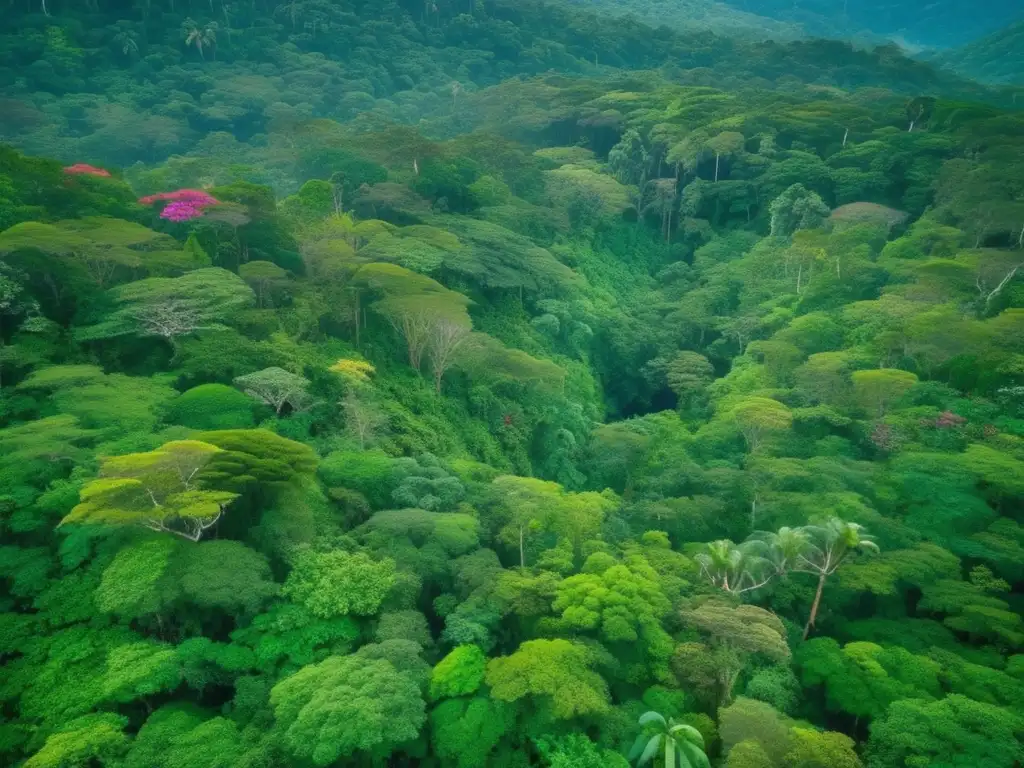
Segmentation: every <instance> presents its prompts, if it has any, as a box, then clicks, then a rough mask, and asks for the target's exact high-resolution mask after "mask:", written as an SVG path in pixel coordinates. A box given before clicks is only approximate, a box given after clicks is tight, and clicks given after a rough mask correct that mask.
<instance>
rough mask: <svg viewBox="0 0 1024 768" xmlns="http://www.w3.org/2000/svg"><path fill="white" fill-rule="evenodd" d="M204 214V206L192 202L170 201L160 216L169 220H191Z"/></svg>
mask: <svg viewBox="0 0 1024 768" xmlns="http://www.w3.org/2000/svg"><path fill="white" fill-rule="evenodd" d="M202 215H203V206H201V205H198V204H196V203H192V202H185V201H179V202H174V203H168V204H167V205H166V206H165V207H164V209H163V210H162V211H160V218H161V219H167V220H168V221H189V220H191V219H197V218H199V217H200V216H202Z"/></svg>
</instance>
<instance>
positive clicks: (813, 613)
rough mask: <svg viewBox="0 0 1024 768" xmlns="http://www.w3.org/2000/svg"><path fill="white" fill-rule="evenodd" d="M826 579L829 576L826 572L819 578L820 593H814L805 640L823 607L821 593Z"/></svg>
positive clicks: (805, 628)
mask: <svg viewBox="0 0 1024 768" xmlns="http://www.w3.org/2000/svg"><path fill="white" fill-rule="evenodd" d="M826 578H827V576H826V575H825V573H824V572H822V574H821V576H819V577H818V591H817V592H815V593H814V602H813V603H811V615H810V616H809V617H808V618H807V626H805V627H804V640H806V639H807V636H808V635H809V634H810V633H811V627H813V626H814V621H815V619H817V618H818V607H819V606H820V605H821V593H822V590H824V589H825V579H826Z"/></svg>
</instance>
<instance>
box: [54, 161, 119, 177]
mask: <svg viewBox="0 0 1024 768" xmlns="http://www.w3.org/2000/svg"><path fill="white" fill-rule="evenodd" d="M64 173H70V174H72V175H85V176H109V175H110V171H105V170H104V169H102V168H97V167H96V166H95V165H89V164H88V163H75V164H74V165H69V166H67V167H66V168H65V169H64Z"/></svg>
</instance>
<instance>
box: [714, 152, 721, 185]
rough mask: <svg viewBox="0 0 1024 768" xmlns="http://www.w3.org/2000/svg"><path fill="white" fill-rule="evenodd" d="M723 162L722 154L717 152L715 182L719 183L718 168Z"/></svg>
mask: <svg viewBox="0 0 1024 768" xmlns="http://www.w3.org/2000/svg"><path fill="white" fill-rule="evenodd" d="M721 161H722V153H721V152H715V182H716V183H717V182H718V167H719V165H720V163H721Z"/></svg>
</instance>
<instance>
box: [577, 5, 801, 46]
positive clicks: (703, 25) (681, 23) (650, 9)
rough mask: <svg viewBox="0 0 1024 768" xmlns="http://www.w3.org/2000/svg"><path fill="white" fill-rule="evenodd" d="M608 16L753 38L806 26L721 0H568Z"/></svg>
mask: <svg viewBox="0 0 1024 768" xmlns="http://www.w3.org/2000/svg"><path fill="white" fill-rule="evenodd" d="M565 2H567V3H569V4H570V5H576V6H581V7H584V8H587V9H589V10H592V11H596V12H597V13H600V14H603V15H606V16H627V15H632V16H634V17H635V18H636V19H638V20H639V21H642V22H644V23H645V24H650V25H651V26H653V27H659V26H662V25H664V26H667V27H671V28H672V29H677V30H683V31H688V32H689V31H704V30H706V31H710V32H714V33H716V34H719V35H729V36H733V37H743V38H747V39H753V40H769V39H772V40H793V39H795V38H798V37H804V36H805V32H804V30H803V28H802V27H801V26H800V25H799V24H796V23H793V22H789V21H778V20H776V19H772V18H768V17H767V16H760V15H758V14H756V13H749V12H747V11H744V10H740V9H738V8H733V7H731V6H729V5H727V4H726V3H723V2H719V1H718V0H565Z"/></svg>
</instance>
